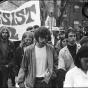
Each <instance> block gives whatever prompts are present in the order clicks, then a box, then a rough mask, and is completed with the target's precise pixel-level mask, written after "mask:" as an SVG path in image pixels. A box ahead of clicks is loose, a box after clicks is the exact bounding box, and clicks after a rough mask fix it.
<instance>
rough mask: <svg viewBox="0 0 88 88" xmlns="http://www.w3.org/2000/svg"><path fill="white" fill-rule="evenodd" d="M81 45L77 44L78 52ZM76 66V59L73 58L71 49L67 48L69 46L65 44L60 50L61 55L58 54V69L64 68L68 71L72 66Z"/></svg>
mask: <svg viewBox="0 0 88 88" xmlns="http://www.w3.org/2000/svg"><path fill="white" fill-rule="evenodd" d="M80 47H81V45H80V44H77V47H76V53H77V52H78V50H79V49H80ZM74 66H75V65H74V60H73V58H72V55H71V53H70V51H69V49H68V48H67V46H65V47H64V48H62V49H61V50H60V52H59V56H58V69H63V70H65V71H68V70H70V69H71V68H73V67H74Z"/></svg>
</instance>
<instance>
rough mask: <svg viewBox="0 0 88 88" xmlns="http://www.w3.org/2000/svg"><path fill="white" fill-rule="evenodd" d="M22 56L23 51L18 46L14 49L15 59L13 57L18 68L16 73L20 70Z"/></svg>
mask: <svg viewBox="0 0 88 88" xmlns="http://www.w3.org/2000/svg"><path fill="white" fill-rule="evenodd" d="M23 55H24V49H23V48H22V47H21V46H20V45H19V46H18V47H17V49H16V57H15V60H16V65H17V66H18V71H19V69H20V65H21V62H22V59H23Z"/></svg>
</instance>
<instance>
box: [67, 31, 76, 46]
mask: <svg viewBox="0 0 88 88" xmlns="http://www.w3.org/2000/svg"><path fill="white" fill-rule="evenodd" d="M75 42H76V34H75V33H73V32H69V33H68V43H69V44H71V45H73V44H74V43H75Z"/></svg>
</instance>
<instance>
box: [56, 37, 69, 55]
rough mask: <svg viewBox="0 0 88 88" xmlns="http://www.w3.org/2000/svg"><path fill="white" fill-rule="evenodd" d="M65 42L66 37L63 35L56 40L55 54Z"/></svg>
mask: <svg viewBox="0 0 88 88" xmlns="http://www.w3.org/2000/svg"><path fill="white" fill-rule="evenodd" d="M67 42H68V40H67V38H65V37H62V38H60V40H59V41H58V42H57V44H56V46H55V49H56V52H57V54H59V51H60V49H62V48H63V47H64V46H66V45H67Z"/></svg>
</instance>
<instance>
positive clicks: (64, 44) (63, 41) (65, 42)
mask: <svg viewBox="0 0 88 88" xmlns="http://www.w3.org/2000/svg"><path fill="white" fill-rule="evenodd" d="M67 42H68V41H67V39H64V40H62V46H63V47H64V46H66V45H67Z"/></svg>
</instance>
